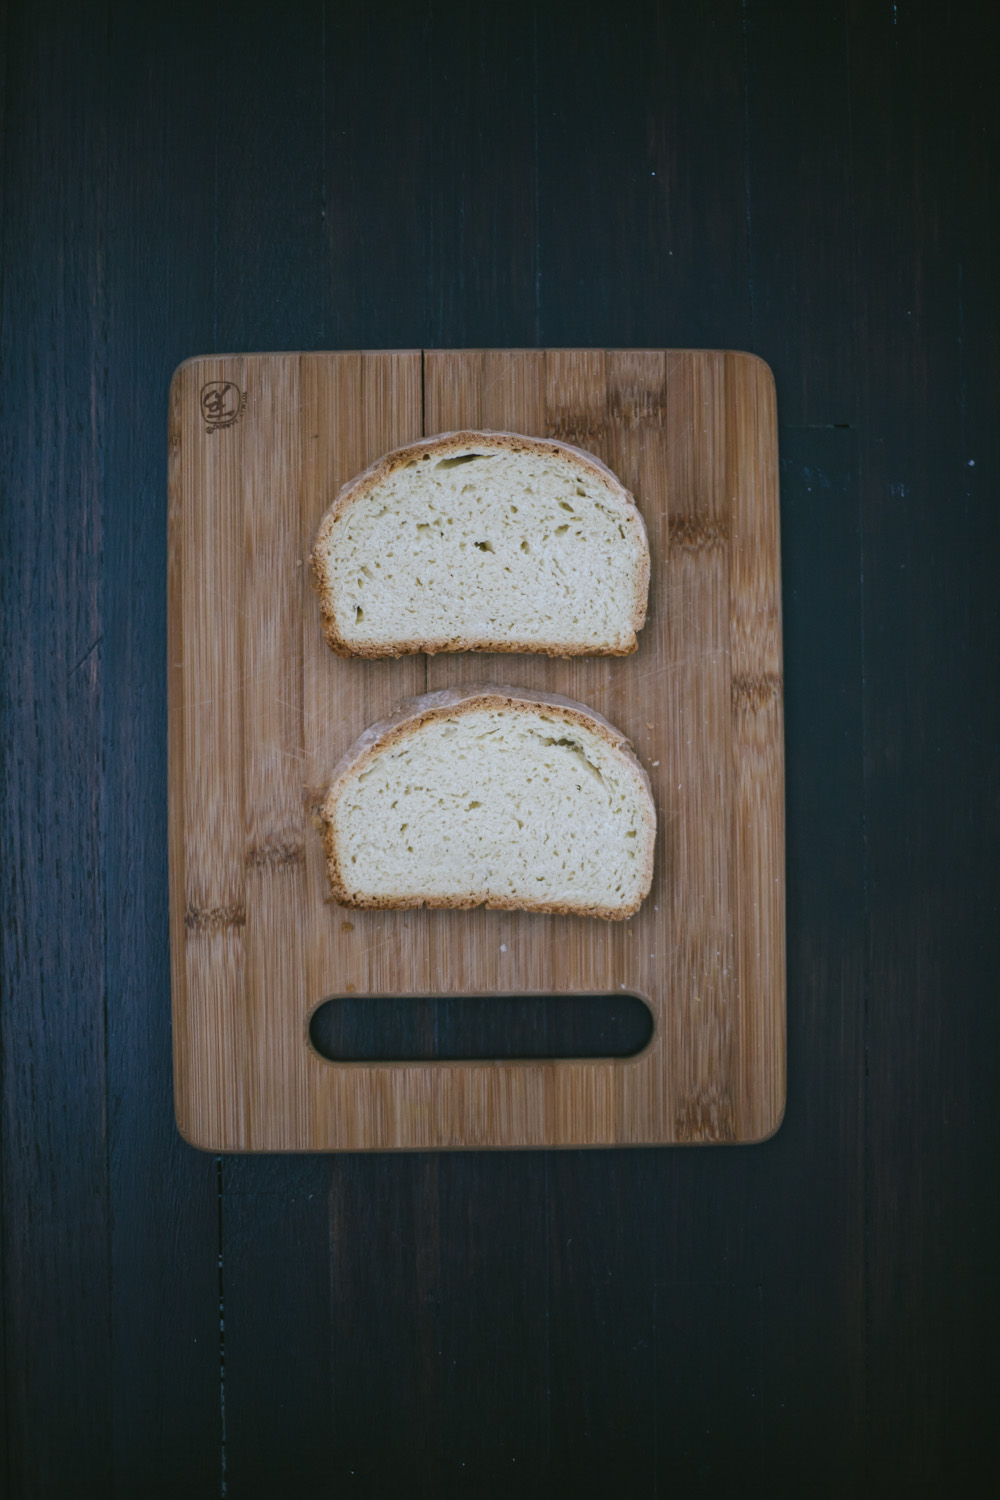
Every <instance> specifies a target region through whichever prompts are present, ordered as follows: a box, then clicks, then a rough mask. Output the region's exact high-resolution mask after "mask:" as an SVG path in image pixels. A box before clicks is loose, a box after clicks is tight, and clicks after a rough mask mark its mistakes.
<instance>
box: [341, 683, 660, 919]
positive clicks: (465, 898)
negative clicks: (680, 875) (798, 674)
mask: <svg viewBox="0 0 1000 1500" xmlns="http://www.w3.org/2000/svg"><path fill="white" fill-rule="evenodd" d="M321 819H322V826H323V840H324V847H325V850H326V856H327V870H328V874H329V878H330V886H331V890H332V892H333V895H334V898H335V899H336V900H337V901H338V902H339V903H340V904H341V905H344V906H360V907H397V908H406V907H415V906H437V907H471V906H489V907H501V908H510V909H518V910H525V911H537V912H559V913H575V914H578V915H582V916H590V917H604V918H609V919H613V920H614V919H622V918H625V917H630V916H632V915H633V914H634V913H635V912H636V911H637V910H638V908H639V906H640V905H641V903H642V901H643V900H644V898H645V897H646V895H647V894H648V892H649V888H650V884H651V881H652V877H653V852H654V845H655V838H656V808H655V804H654V802H653V797H652V792H651V789H650V784H649V778H648V776H647V774H646V772H645V770H644V769H643V767H642V766H641V765H640V764H639V761H638V760H637V759H636V757H635V755H634V754H633V752H632V750H631V747H630V746H629V743H628V741H627V740H626V739H625V737H624V735H622V734H621V733H620V732H619V731H618V730H617V729H615V728H614V726H613V725H611V724H609V723H608V721H607V720H606V719H604V718H603V717H602V716H601V715H600V714H597V713H595V712H593V710H591V709H589V708H586V707H584V705H583V704H580V703H574V702H572V701H571V700H570V699H568V698H563V697H560V696H558V695H556V694H549V693H540V692H533V691H531V690H528V689H525V688H515V687H509V686H506V685H498V684H492V683H482V684H474V685H471V686H467V687H462V688H447V689H444V690H443V691H441V692H436V693H426V694H423V695H422V696H420V697H418V698H412V699H408V700H407V701H406V702H405V703H403V704H401V705H400V707H399V708H398V709H397V710H396V712H395V713H394V714H393V715H392V716H391V717H390V718H388V719H385V720H383V721H382V722H381V723H378V724H374V725H372V726H371V728H369V729H367V730H365V732H364V733H363V734H362V735H361V736H360V738H359V739H358V740H357V741H356V742H355V744H354V745H352V747H351V749H350V750H349V751H348V752H347V754H346V755H345V756H344V758H343V760H342V761H341V762H340V764H339V765H338V767H337V768H336V770H335V772H334V775H333V780H332V784H331V786H330V789H329V791H328V793H327V796H326V798H325V800H324V803H323V807H322V810H321Z"/></svg>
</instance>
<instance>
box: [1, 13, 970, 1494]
mask: <svg viewBox="0 0 1000 1500" xmlns="http://www.w3.org/2000/svg"><path fill="white" fill-rule="evenodd" d="M992 11H993V8H992V7H991V6H987V5H986V4H976V3H966V4H956V5H952V6H942V5H941V4H940V3H937V4H934V5H919V4H915V3H910V0H899V3H898V4H889V3H863V0H854V3H849V4H846V5H845V4H842V3H834V0H825V3H817V4H815V5H810V6H806V5H801V4H798V3H792V0H788V3H785V4H779V3H768V0H699V3H695V0H685V3H679V0H678V3H672V4H651V3H647V0H634V3H632V4H628V5H611V4H588V3H577V4H576V5H575V6H574V7H573V9H572V12H570V10H569V8H568V7H567V6H560V5H557V4H555V3H552V4H543V3H538V4H535V5H531V4H527V3H523V0H509V3H505V4H503V5H483V4H473V5H472V6H470V7H465V6H459V5H457V4H448V3H442V0H438V3H435V4H430V3H423V4H416V3H414V4H386V3H382V4H371V5H365V4H357V3H356V4H352V5H346V4H336V3H332V0H330V3H326V4H321V3H318V0H302V3H300V4H298V5H296V6H295V7H293V8H289V9H288V10H287V11H285V10H284V8H280V7H277V6H274V5H261V4H252V3H246V4H242V5H239V6H230V7H219V6H209V5H206V4H204V3H201V4H198V5H194V4H171V3H168V4H165V5H161V6H160V7H159V8H158V9H157V10H154V9H153V8H152V7H147V6H144V5H134V4H111V5H108V4H85V3H77V4H65V5H60V4H58V3H54V0H52V3H47V0H30V3H29V0H11V3H10V4H9V6H8V7H7V8H6V10H5V13H4V14H5V19H4V22H3V27H4V30H3V39H4V48H5V53H6V68H5V71H4V74H3V80H4V81H3V90H4V94H3V129H4V155H3V192H4V209H5V212H4V224H3V250H2V267H0V269H2V275H3V303H2V318H3V324H2V328H3V373H2V390H0V395H2V402H3V448H2V485H3V489H2V495H3V507H2V534H0V552H2V579H0V589H2V593H0V604H2V617H3V644H2V652H0V660H2V680H3V717H2V744H3V755H4V778H3V799H4V801H3V815H2V820H0V821H2V845H0V881H2V886H3V905H4V922H3V946H2V962H3V969H2V984H3V989H2V1006H3V1009H2V1022H3V1032H2V1125H3V1151H2V1287H3V1301H2V1336H3V1351H4V1360H3V1367H2V1380H3V1400H4V1403H5V1413H6V1421H5V1424H4V1443H5V1452H4V1453H3V1469H2V1471H0V1472H3V1473H5V1474H6V1478H7V1485H8V1492H9V1494H10V1496H11V1497H17V1500H20V1497H32V1500H39V1497H50V1496H51V1497H63V1496H73V1497H77V1496H91V1495H93V1496H100V1497H107V1496H111V1497H119V1500H120V1497H126V1496H142V1497H144V1500H148V1497H153V1496H164V1497H168V1496H169V1497H174V1496H180V1495H183V1496H186V1497H192V1500H193V1497H200V1496H209V1495H220V1494H227V1495H229V1496H232V1497H247V1496H268V1497H270V1496H277V1495H313V1494H319V1493H323V1494H336V1495H340V1494H345V1495H353V1494H357V1495H375V1496H383V1495H384V1496H411V1495H413V1496H417V1495H423V1494H425V1493H426V1494H433V1495H435V1496H449V1495H453V1494H454V1495H458V1494H463V1495H464V1494H469V1495H474V1496H477V1497H480V1496H494V1495H495V1496H506V1495H523V1496H539V1497H541V1496H563V1495H565V1496H572V1497H579V1496H585V1495H591V1494H594V1495H597V1494H600V1495H602V1496H607V1495H615V1496H618V1495H621V1496H628V1497H643V1496H653V1495H661V1496H666V1495H681V1496H688V1495H708V1496H715V1495H728V1494H731V1493H733V1492H737V1493H747V1492H749V1493H752V1494H756V1493H767V1494H768V1495H781V1496H784V1495H787V1496H790V1497H801V1496H825V1495H829V1496H858V1495H878V1496H894V1495H900V1496H904V1495H905V1496H907V1497H910V1496H923V1495H926V1496H935V1497H936V1496H945V1495H948V1496H950V1495H971V1494H973V1493H988V1492H989V1490H990V1488H991V1486H990V1484H989V1480H990V1478H992V1479H993V1480H994V1481H995V1480H996V1478H997V1477H998V1476H997V1442H996V1438H995V1426H996V1400H997V1381H996V1349H997V1345H998V1334H1000V1329H998V1320H997V1295H996V1283H997V1274H996V1265H997V1245H998V1241H1000V1235H998V1229H1000V1225H998V1207H997V1193H996V1177H995V1167H996V1145H997V1122H996V1103H995V1098H996V1086H995V1078H996V1064H997V1043H998V1019H997V1018H998V979H997V975H998V961H997V960H998V954H997V946H998V944H997V932H998V927H1000V920H998V913H997V893H998V881H997V832H998V829H997V823H998V792H1000V787H998V756H997V750H998V688H997V677H998V673H997V667H998V662H1000V649H998V648H1000V641H998V629H997V618H998V612H997V594H998V586H997V558H998V541H1000V538H998V499H997V480H998V442H997V417H996V411H997V399H998V379H997V376H998V358H997V348H998V342H997V330H998V321H997V311H998V308H997V302H998V297H997V266H998V264H1000V256H998V252H997V236H996V228H997V218H996V191H997V188H996V171H997V162H998V152H997V144H998V142H997V133H998V132H997V124H998V115H997V110H996V82H995V80H996V68H997V51H996V46H995V42H996V37H995V32H994V27H993V21H992ZM538 344H544V345H560V344H562V345H599V346H604V345H611V346H623V345H624V346H629V345H631V346H647V345H648V346H660V345H671V346H677V347H685V346H687V347H727V348H740V349H749V350H754V351H756V352H757V353H758V354H760V355H762V356H763V357H764V358H765V359H766V360H768V361H769V362H770V364H771V365H772V367H773V369H774V372H775V376H776V380H777V390H778V403H779V415H780V420H781V462H782V469H781V478H782V545H783V555H784V611H785V616H784V618H785V669H786V706H787V799H788V846H787V861H788V891H789V906H788V964H789V990H788V1005H789V1090H788V1110H787V1116H786V1119H785V1123H784V1125H783V1127H782V1129H781V1130H780V1132H779V1133H778V1135H777V1136H776V1137H775V1138H774V1139H773V1140H772V1141H771V1142H769V1143H768V1144H766V1145H764V1146H760V1147H754V1148H731V1149H703V1150H685V1149H674V1150H645V1151H639V1150H637V1151H609V1152H603V1153H602V1152H589V1151H581V1152H567V1153H563V1154H557V1153H552V1154H531V1153H527V1154H516V1153H509V1154H508V1153H501V1154H495V1155H488V1154H467V1155H465V1154H456V1155H444V1156H433V1155H416V1156H405V1157H392V1156H372V1157H364V1158H362V1157H350V1156H348V1157H333V1158H327V1157H292V1158H280V1157H274V1158H260V1159H251V1158H236V1157H230V1158H224V1159H221V1160H214V1159H212V1158H211V1157H208V1156H204V1155H200V1154H198V1153H197V1152H195V1151H193V1150H191V1149H190V1148H188V1147H187V1146H186V1145H185V1144H184V1143H183V1142H182V1141H181V1140H180V1139H179V1137H178V1135H177V1132H176V1130H175V1127H174V1122H173V1113H172V1099H171V1057H170V989H169V977H168V951H167V867H166V634H165V600H166V516H165V513H166V481H165V474H166V442H165V435H166V392H167V385H168V381H169V378H170V375H171V372H172V370H173V368H174V367H175V365H176V364H177V363H178V362H179V361H180V360H181V359H183V358H184V357H185V356H187V355H190V354H196V353H207V352H211V351H215V350H217V351H236V350H264V349H338V348H355V347H367V348H373V347H396V346H404V347H418V346H437V347H461V346H465V345H476V346H504V347H507V346H524V345H538Z"/></svg>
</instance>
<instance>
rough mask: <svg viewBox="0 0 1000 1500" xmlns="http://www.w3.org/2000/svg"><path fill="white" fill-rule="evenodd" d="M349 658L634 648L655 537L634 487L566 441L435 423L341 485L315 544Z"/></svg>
mask: <svg viewBox="0 0 1000 1500" xmlns="http://www.w3.org/2000/svg"><path fill="white" fill-rule="evenodd" d="M313 572H314V577H315V581H316V585H317V588H318V589H319V592H320V595H321V600H322V605H323V614H324V628H325V631H326V636H327V640H328V641H329V643H330V645H331V646H332V647H333V648H334V649H335V650H339V651H341V652H346V653H347V654H356V655H366V656H384V655H398V654H402V653H404V652H408V651H432V652H433V651H461V650H491V651H496V650H501V651H503V650H507V651H510V650H518V651H538V652H547V653H549V654H551V655H580V654H613V655H625V654H628V653H629V652H631V651H634V650H635V647H636V634H635V632H636V630H638V629H639V628H641V626H642V623H643V621H644V619H645V614H646V596H647V591H648V582H649V549H648V544H647V540H646V531H645V526H644V524H643V521H642V517H641V515H640V514H639V511H638V509H637V508H636V505H635V503H634V501H633V500H632V497H631V495H630V494H629V492H628V491H627V490H626V489H625V488H624V487H623V486H622V485H621V484H620V483H619V482H618V480H617V479H616V478H615V477H614V475H613V474H612V473H611V471H610V470H609V469H606V468H605V467H604V465H603V464H601V463H600V461H599V460H597V459H595V458H593V457H592V456H591V455H589V454H585V453H583V452H581V451H580V450H578V449H574V448H572V447H570V446H569V445H568V444H563V443H556V442H551V441H542V440H540V439H531V438H522V437H520V436H518V435H516V434H498V433H492V434H490V433H458V434H444V435H441V436H439V437H437V438H430V439H426V440H425V441H424V442H423V443H418V444H415V445H411V446H410V447H409V448H407V449H402V450H399V451H398V452H397V453H395V454H390V455H389V456H388V457H387V458H386V459H383V460H381V461H380V462H379V463H378V464H376V465H374V466H373V467H372V468H371V469H370V470H367V471H366V473H365V474H364V475H361V476H359V477H358V478H357V479H356V480H354V481H352V482H351V484H349V485H347V486H345V488H344V490H343V491H341V494H340V495H339V496H338V498H337V501H336V502H335V503H334V505H333V506H332V507H331V509H330V511H329V512H328V513H327V516H326V517H325V519H324V521H323V524H322V526H321V528H320V532H319V535H318V537H317V540H316V544H315V547H314V550H313Z"/></svg>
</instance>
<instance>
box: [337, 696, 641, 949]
mask: <svg viewBox="0 0 1000 1500" xmlns="http://www.w3.org/2000/svg"><path fill="white" fill-rule="evenodd" d="M483 708H488V709H510V710H513V711H515V712H528V713H531V712H535V711H536V710H538V709H539V708H548V709H551V710H553V711H554V712H555V713H556V714H558V715H559V716H560V717H561V718H562V719H563V720H564V721H565V722H566V723H568V724H570V725H572V724H578V725H581V726H582V727H583V728H585V729H588V730H590V731H592V732H595V733H597V734H598V735H599V736H600V737H601V738H602V739H604V740H606V741H607V743H608V744H609V745H610V747H611V749H612V750H613V751H615V752H616V753H617V754H619V755H620V756H621V757H622V759H623V760H625V761H627V762H628V764H629V765H630V767H631V768H632V769H633V770H635V771H638V773H639V777H640V780H641V782H642V786H643V789H644V791H645V793H646V797H647V799H648V810H649V816H650V820H651V823H652V832H653V839H652V841H651V842H650V845H649V852H648V857H647V859H646V863H645V867H644V869H643V875H642V887H641V891H642V894H641V895H640V896H639V899H638V900H637V901H635V902H634V903H633V904H632V905H630V906H628V907H595V906H588V907H582V906H572V905H567V904H565V903H558V902H556V903H554V902H531V901H513V900H510V899H509V898H506V897H486V896H476V895H470V896H467V897H440V898H438V897H429V898H428V897H413V898H407V897H388V896H378V897H372V898H371V899H368V900H366V899H365V898H363V897H359V896H357V895H356V894H355V893H354V892H352V891H351V890H350V889H349V887H348V886H347V885H346V883H345V881H344V879H343V876H342V874H341V870H340V861H339V856H338V851H337V844H336V835H335V830H334V826H333V809H334V807H335V806H336V803H337V799H338V796H339V793H340V789H341V787H342V785H343V783H344V782H345V781H346V780H347V779H348V777H351V776H353V775H355V774H357V773H358V772H360V771H361V770H362V769H363V767H364V764H365V762H366V761H368V760H370V759H371V758H372V757H373V756H374V755H376V754H381V753H382V752H383V751H384V750H386V749H388V748H389V747H390V746H392V745H394V744H396V743H397V742H398V741H399V740H401V739H406V738H407V737H408V736H409V735H411V734H413V733H414V732H415V731H416V730H418V729H419V728H420V726H421V725H422V724H425V723H427V721H428V720H430V719H434V718H440V717H443V716H448V717H452V718H453V717H454V716H455V715H457V714H463V713H469V712H471V711H473V710H475V709H483ZM320 818H321V820H322V837H323V849H324V851H325V854H326V868H327V875H328V878H329V882H330V891H331V894H332V895H333V898H334V900H335V901H336V902H337V904H338V905H339V906H347V907H353V908H356V909H368V910H380V911H385V910H391V911H409V910H413V909H414V908H418V907H428V908H447V909H457V910H468V909H469V908H472V907H476V906H485V907H487V908H489V909H494V910H498V911H534V912H540V913H541V912H547V913H550V914H553V915H559V916H584V917H599V918H602V919H604V920H606V921H624V920H625V919H626V918H627V917H632V916H634V915H635V913H636V912H637V911H638V910H639V907H640V906H641V905H642V903H643V901H644V900H645V899H646V896H647V895H648V894H649V888H650V885H651V884H652V879H653V861H654V851H655V836H656V805H655V803H654V801H653V792H652V787H651V785H650V780H649V776H648V774H647V772H646V769H645V767H644V766H643V765H642V763H641V762H640V761H639V759H638V757H637V756H636V755H635V752H634V751H633V749H632V746H631V745H630V743H629V741H628V740H627V739H626V738H625V736H624V735H623V734H622V733H621V732H620V731H619V730H617V729H616V728H615V727H614V725H613V724H610V723H609V722H608V720H607V719H605V718H604V716H603V715H602V714H599V713H597V712H596V711H595V710H594V709H590V708H587V707H585V706H584V704H582V703H575V702H573V700H572V699H571V698H564V697H563V696H562V695H561V694H559V693H543V692H538V691H535V690H534V689H532V688H515V687H510V686H508V685H507V684H504V683H469V684H467V685H466V686H464V687H457V688H443V689H442V690H440V691H439V692H436V693H422V694H420V696H419V697H416V698H407V699H405V700H404V702H402V703H401V704H400V705H399V706H398V708H396V710H395V711H394V712H393V713H392V714H390V715H389V717H388V718H386V719H382V720H380V721H379V722H378V723H375V724H372V725H370V726H369V728H368V729H366V730H365V731H364V732H363V733H362V734H361V735H359V736H358V738H357V739H356V740H355V742H354V744H353V745H352V746H351V748H350V749H349V750H348V751H347V753H346V754H345V755H344V756H343V757H342V758H341V760H340V762H339V763H338V765H337V766H336V768H335V769H334V773H333V778H332V781H331V784H330V789H329V791H328V792H327V795H326V797H325V798H324V800H323V806H322V808H321V810H320Z"/></svg>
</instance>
